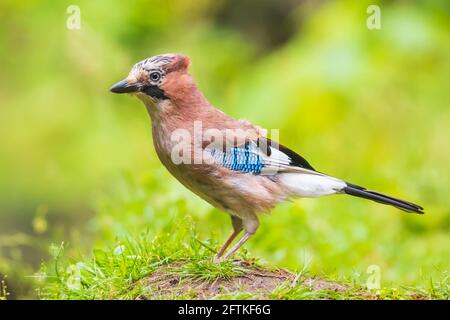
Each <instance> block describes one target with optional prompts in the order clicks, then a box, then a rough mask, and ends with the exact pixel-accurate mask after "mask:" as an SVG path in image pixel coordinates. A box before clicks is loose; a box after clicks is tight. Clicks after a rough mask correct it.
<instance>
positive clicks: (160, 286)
mask: <svg viewBox="0 0 450 320" xmlns="http://www.w3.org/2000/svg"><path fill="white" fill-rule="evenodd" d="M174 267H175V268H176V266H174V265H169V266H165V267H161V268H160V269H159V270H157V271H155V272H153V273H152V274H151V275H149V276H147V277H146V278H143V279H142V280H140V281H139V282H138V284H139V285H142V286H143V287H144V288H146V290H144V291H146V293H145V294H141V295H140V296H139V297H138V299H161V298H163V299H164V298H166V299H167V298H175V299H176V298H177V297H183V296H184V297H185V296H186V295H188V296H189V297H190V298H193V299H211V298H214V297H215V296H217V295H218V294H226V293H232V292H234V291H239V292H246V293H249V294H252V295H257V296H258V297H261V298H266V297H268V295H269V294H270V293H271V292H272V291H273V290H274V289H275V288H276V287H278V286H279V285H280V284H282V283H287V284H288V285H291V286H294V285H296V284H297V283H298V282H301V283H302V285H303V286H306V287H308V288H309V289H310V290H311V291H318V290H328V291H335V292H342V291H347V290H349V288H348V287H346V286H345V285H343V284H338V283H335V282H332V281H328V280H324V279H319V278H316V277H302V278H301V279H298V278H296V275H295V274H293V273H291V272H289V271H287V270H284V269H275V270H266V269H262V268H260V267H257V266H254V265H249V264H247V265H245V268H246V270H247V271H246V272H245V274H243V275H240V276H236V277H234V278H231V279H215V280H211V281H206V280H196V279H191V278H189V277H185V278H180V276H179V275H177V274H174V273H173V272H170V270H171V269H172V270H173V269H174ZM366 298H369V299H370V298H372V299H373V297H369V296H367V297H366Z"/></svg>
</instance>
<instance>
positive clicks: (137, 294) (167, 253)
mask: <svg viewBox="0 0 450 320" xmlns="http://www.w3.org/2000/svg"><path fill="white" fill-rule="evenodd" d="M218 247H219V246H218V243H217V242H215V241H213V240H207V241H205V242H202V241H201V240H200V239H199V238H198V235H197V232H196V229H195V226H194V224H193V223H192V220H191V219H189V218H188V219H185V220H184V222H183V223H182V224H180V225H179V227H178V229H177V231H176V232H174V233H161V234H157V235H151V234H149V233H148V232H145V233H142V234H141V235H140V236H138V237H135V238H125V239H123V240H120V241H117V242H116V243H115V245H114V246H111V247H110V248H107V249H102V250H100V249H97V250H94V251H93V253H92V256H91V257H82V258H81V259H79V260H71V259H69V258H68V257H65V255H64V248H65V246H64V244H62V245H61V246H59V247H54V248H53V256H54V259H53V260H52V262H51V263H50V264H47V265H44V266H43V267H42V270H41V272H40V275H41V279H44V281H43V283H42V284H41V286H40V287H39V289H37V290H38V296H39V297H40V298H41V299H338V300H342V299H344V300H345V299H448V298H449V294H448V277H446V278H444V280H443V281H442V282H439V283H436V282H433V281H430V283H429V286H428V287H427V288H412V287H409V288H406V287H405V288H394V287H383V288H380V289H377V290H376V291H373V290H368V289H366V288H365V287H364V286H363V285H360V284H358V283H356V281H355V280H354V279H353V280H352V279H343V278H340V279H339V278H337V277H336V278H330V277H329V276H328V277H325V276H319V275H311V274H310V272H309V271H308V268H307V267H304V268H303V269H302V270H301V271H299V272H297V273H295V272H292V271H288V270H285V269H279V268H277V267H275V266H273V265H272V266H271V265H268V264H266V263H262V262H260V261H258V259H256V258H254V257H252V256H251V255H250V254H248V253H246V252H239V253H238V255H237V256H235V259H233V260H229V261H224V262H222V263H220V264H217V263H214V262H213V254H214V253H213V252H212V251H214V250H216V249H218Z"/></svg>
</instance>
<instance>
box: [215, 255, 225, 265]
mask: <svg viewBox="0 0 450 320" xmlns="http://www.w3.org/2000/svg"><path fill="white" fill-rule="evenodd" d="M223 261H224V259H223V256H219V255H218V254H215V255H214V258H213V262H214V263H217V264H219V263H221V262H223Z"/></svg>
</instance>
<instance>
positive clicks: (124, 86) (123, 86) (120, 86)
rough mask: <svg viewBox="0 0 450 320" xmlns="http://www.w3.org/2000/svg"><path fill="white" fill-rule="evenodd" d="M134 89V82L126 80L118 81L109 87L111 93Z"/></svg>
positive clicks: (132, 90) (126, 91)
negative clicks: (130, 82)
mask: <svg viewBox="0 0 450 320" xmlns="http://www.w3.org/2000/svg"><path fill="white" fill-rule="evenodd" d="M136 90H137V86H136V84H129V83H128V81H127V80H122V81H119V82H117V83H116V84H115V85H113V86H112V87H111V88H110V89H109V91H111V92H113V93H130V92H135V91H136Z"/></svg>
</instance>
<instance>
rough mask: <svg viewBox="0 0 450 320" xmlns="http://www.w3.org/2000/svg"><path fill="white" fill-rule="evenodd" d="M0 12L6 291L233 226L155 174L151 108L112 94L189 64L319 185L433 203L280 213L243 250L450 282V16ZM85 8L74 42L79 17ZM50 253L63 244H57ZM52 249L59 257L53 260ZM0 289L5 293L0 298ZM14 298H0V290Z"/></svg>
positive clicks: (398, 278)
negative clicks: (98, 258)
mask: <svg viewBox="0 0 450 320" xmlns="http://www.w3.org/2000/svg"><path fill="white" fill-rule="evenodd" d="M374 2H375V3H376V4H378V5H379V6H380V8H381V29H380V30H369V29H368V28H367V27H366V20H367V18H368V16H369V15H368V14H367V12H366V9H367V7H368V5H369V4H372V3H373V2H372V1H339V2H335V1H294V0H277V1H276V0H271V1H269V0H260V1H250V0H240V1H237V0H236V1H224V0H219V1H218V0H196V1H194V0H190V1H188V0H155V1H144V0H135V1H114V2H112V1H106V0H95V1H92V0H90V1H88V0H84V1H81V0H79V1H78V0H77V1H58V2H56V1H32V0H30V1H22V2H18V1H12V0H3V1H1V2H0V21H1V22H0V24H1V28H0V61H1V68H0V136H1V139H0V221H1V222H0V280H3V281H4V282H5V283H6V284H7V286H8V289H7V291H8V292H9V293H10V296H9V298H12V299H18V298H33V297H35V296H36V290H35V288H36V287H37V285H38V283H37V282H39V279H40V278H39V269H40V267H41V264H43V263H44V264H45V263H46V261H48V259H49V258H50V252H49V248H52V246H53V247H54V246H59V245H60V243H61V242H64V243H65V246H66V248H67V249H66V253H65V254H66V255H68V256H69V257H70V256H73V257H77V256H78V257H79V256H83V255H87V256H88V255H89V252H90V251H91V250H92V248H93V247H102V246H112V245H113V243H114V241H115V239H116V238H120V237H123V236H126V235H133V234H136V233H139V232H141V231H142V230H150V231H157V230H158V229H159V228H161V227H162V226H167V225H169V229H170V226H171V228H172V229H173V230H176V228H177V223H176V221H174V217H175V216H179V215H190V216H192V217H193V220H194V221H195V222H196V223H197V225H198V229H199V235H200V237H201V238H203V239H207V238H209V237H214V238H215V239H217V240H218V241H223V240H225V238H226V237H227V236H228V234H229V233H230V231H231V228H230V225H229V218H228V216H227V215H225V214H223V213H221V212H219V211H218V210H216V209H213V208H211V207H210V206H209V205H208V204H206V203H204V202H203V201H202V200H200V199H198V198H196V197H195V196H194V195H192V194H191V193H190V192H189V191H187V190H185V189H184V188H183V187H182V186H181V185H179V183H178V182H177V181H176V180H175V179H174V178H172V177H171V176H170V175H169V174H168V172H166V170H165V169H164V168H163V166H162V165H161V164H160V163H159V161H158V159H157V157H156V154H155V152H154V149H153V146H152V142H151V131H150V125H149V118H148V115H147V114H146V111H145V108H144V107H143V106H142V105H141V103H140V102H139V101H138V100H136V99H133V98H131V97H129V96H118V95H113V94H110V93H109V92H108V89H109V87H110V86H111V85H112V84H113V83H115V82H116V81H118V80H120V79H122V78H123V77H124V76H125V75H126V74H127V73H128V71H129V69H130V68H131V66H132V65H133V64H134V63H135V62H137V61H138V60H141V59H143V58H146V57H148V56H152V55H156V54H160V53H167V52H182V53H185V54H187V55H189V56H190V57H191V60H192V67H191V73H192V74H193V75H194V77H195V78H196V79H197V81H198V84H199V86H200V87H201V89H202V90H203V91H204V92H205V94H206V95H207V97H208V98H209V99H210V101H211V102H212V103H213V104H214V105H216V106H218V107H220V108H221V109H222V110H224V111H225V112H227V113H228V114H230V115H232V116H234V117H237V118H246V119H249V120H250V121H252V122H255V123H258V124H259V125H261V126H263V127H266V128H269V129H271V128H279V129H280V140H281V142H282V143H283V144H285V145H288V146H290V147H291V148H292V149H294V150H296V151H298V152H299V153H300V154H302V155H303V156H304V157H305V158H307V159H308V160H309V161H310V162H311V163H312V165H313V166H315V167H316V168H317V169H318V170H320V171H322V172H326V173H328V174H331V175H335V176H337V177H340V178H342V179H345V180H347V181H350V182H354V183H357V184H360V185H364V186H366V187H368V188H372V189H376V190H379V191H382V192H385V193H389V194H392V195H394V196H398V197H400V198H404V199H406V200H410V201H413V202H417V203H419V204H421V205H423V206H424V207H425V209H426V212H427V213H428V214H427V215H424V216H418V215H410V214H406V213H403V212H401V211H398V210H396V209H394V208H390V207H386V206H382V205H378V204H375V203H372V202H366V201H363V200H360V199H355V198H350V197H343V196H342V197H340V196H335V197H329V198H322V199H315V200H314V199H312V200H311V199H306V200H299V201H296V202H294V203H290V204H284V205H281V206H279V207H277V208H276V209H275V210H274V211H273V212H272V215H271V216H267V217H266V216H264V217H263V218H262V225H261V228H260V230H259V232H258V233H257V235H256V236H255V238H254V239H253V240H252V241H250V242H249V243H248V245H247V246H246V248H247V249H248V250H249V251H251V252H252V253H253V254H254V255H255V256H258V257H261V258H262V259H263V260H266V261H270V262H272V263H274V264H277V265H280V266H284V267H289V268H291V269H294V270H295V269H298V268H301V266H303V265H305V264H306V265H308V268H309V269H310V270H311V271H312V272H313V273H317V274H321V273H322V274H339V275H343V276H346V277H349V278H351V279H354V280H355V281H356V282H359V283H364V282H365V281H366V279H367V276H368V275H367V273H366V269H367V268H368V266H370V265H378V266H379V267H380V268H381V281H382V284H383V285H386V286H393V287H395V286H423V285H425V284H426V283H428V282H429V281H430V280H438V281H439V279H441V280H442V279H447V277H448V268H449V264H450V258H449V253H450V241H449V228H450V200H449V194H450V173H449V164H450V148H449V147H450V145H449V137H450V101H449V92H450V78H449V75H450V59H449V58H450V6H449V3H448V1H444V0H443V1H374ZM71 4H76V5H78V6H79V8H80V10H81V11H80V13H81V28H80V29H79V30H69V29H68V28H67V27H66V20H67V19H68V17H69V16H70V14H68V13H67V8H68V6H69V5H71ZM52 244H53V245H52ZM50 251H51V250H50ZM0 291H1V290H0ZM0 295H1V292H0Z"/></svg>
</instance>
